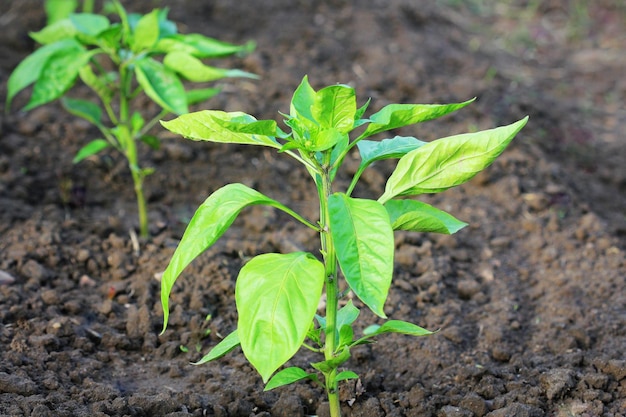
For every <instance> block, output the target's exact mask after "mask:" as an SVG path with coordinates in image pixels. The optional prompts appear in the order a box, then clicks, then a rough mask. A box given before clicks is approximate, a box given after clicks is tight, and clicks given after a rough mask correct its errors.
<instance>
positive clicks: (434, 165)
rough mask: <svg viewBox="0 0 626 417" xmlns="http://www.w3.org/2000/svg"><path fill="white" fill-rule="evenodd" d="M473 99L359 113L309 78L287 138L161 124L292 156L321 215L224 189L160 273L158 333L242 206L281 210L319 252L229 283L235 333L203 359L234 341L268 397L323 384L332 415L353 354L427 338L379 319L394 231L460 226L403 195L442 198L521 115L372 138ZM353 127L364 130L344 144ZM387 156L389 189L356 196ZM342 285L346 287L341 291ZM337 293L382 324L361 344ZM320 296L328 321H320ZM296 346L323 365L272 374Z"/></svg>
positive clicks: (232, 127)
mask: <svg viewBox="0 0 626 417" xmlns="http://www.w3.org/2000/svg"><path fill="white" fill-rule="evenodd" d="M472 101H473V100H468V101H465V102H462V103H455V104H442V105H439V104H390V105H387V106H385V107H383V108H382V109H381V110H380V111H378V112H376V113H374V114H372V115H370V116H369V117H368V118H364V114H365V112H366V110H367V108H368V104H369V101H368V102H367V103H365V104H364V105H363V106H361V107H358V108H357V101H356V94H355V90H354V89H353V88H351V87H349V86H347V85H333V86H329V87H326V88H323V89H321V90H319V91H315V90H314V89H313V88H312V87H311V85H310V84H309V82H308V79H307V77H304V79H303V80H302V82H301V84H300V86H299V87H298V88H297V89H296V91H295V93H294V94H293V98H292V100H291V106H290V112H289V114H284V115H283V116H284V117H285V119H286V120H285V124H286V126H287V127H289V128H290V132H289V133H286V132H284V131H283V130H281V129H280V128H279V127H278V125H277V123H276V122H275V121H273V120H256V119H255V118H254V117H253V116H250V115H248V114H245V113H241V112H229V113H227V112H221V111H200V112H194V113H190V114H186V115H182V116H180V117H178V118H176V119H174V120H171V121H167V122H162V124H163V126H164V127H165V128H166V129H169V130H170V131H172V132H174V133H177V134H180V135H182V136H184V137H186V138H189V139H192V140H203V141H211V142H220V143H236V144H247V145H259V146H266V147H270V148H274V149H275V150H276V151H277V152H279V153H283V154H287V155H289V156H291V157H293V158H295V159H296V160H297V161H298V162H300V163H301V164H302V165H304V167H305V168H306V169H307V171H308V172H309V174H310V175H311V177H312V179H313V183H314V184H315V191H316V192H317V195H318V197H319V220H318V221H315V220H312V219H307V218H305V217H304V216H302V215H300V214H299V213H297V212H296V211H294V210H292V209H291V208H289V207H288V206H286V205H284V204H282V203H280V202H278V201H276V200H274V199H272V198H270V197H268V196H265V195H263V194H262V193H260V192H258V191H256V190H254V189H252V188H249V187H247V186H245V185H243V184H237V183H235V184H228V185H225V186H224V187H222V188H220V189H218V190H217V191H215V192H214V193H213V194H212V195H210V196H209V197H208V198H207V199H206V201H205V202H204V203H203V204H202V205H201V206H200V207H199V208H198V210H197V211H196V212H195V214H194V216H193V217H192V219H191V221H190V222H189V225H188V226H187V229H186V231H185V233H184V235H183V237H182V239H181V241H180V243H179V245H178V247H177V249H176V251H175V252H174V254H173V257H172V259H171V261H170V263H169V265H168V266H167V268H166V270H165V272H164V274H163V277H162V281H161V302H162V304H163V311H164V327H163V331H165V328H166V326H167V321H168V316H169V304H168V299H169V295H170V293H171V291H172V287H173V285H174V283H175V281H176V279H177V278H178V277H179V275H180V274H181V273H182V272H183V270H184V269H185V267H187V266H188V265H189V264H190V263H191V262H192V261H193V260H194V258H196V257H197V256H198V255H200V254H201V253H202V252H204V251H205V250H206V249H207V248H209V247H210V246H211V245H213V244H214V243H215V242H216V241H217V239H219V238H220V236H222V235H223V234H224V233H225V232H226V230H227V229H228V228H229V226H230V225H231V224H232V223H233V221H234V220H235V218H236V217H237V216H238V215H239V213H240V212H241V211H242V210H243V209H245V208H246V207H249V206H252V205H258V204H264V205H268V206H271V207H274V208H276V209H279V210H282V211H284V212H285V213H288V214H289V215H291V216H293V218H295V219H296V220H297V221H299V222H301V223H302V224H303V225H304V226H306V227H309V228H311V229H313V230H315V231H316V232H318V233H319V236H320V252H319V254H317V256H316V254H313V253H308V252H294V253H286V254H284V253H267V254H261V255H258V256H256V257H254V258H252V259H251V260H249V261H248V262H247V263H246V264H245V265H244V266H243V267H242V268H241V270H240V272H239V275H238V277H237V282H236V286H235V301H236V307H237V312H238V321H237V328H236V330H234V331H233V332H232V333H230V334H229V335H228V336H226V337H225V338H224V339H223V340H222V341H221V342H220V343H218V344H217V345H216V346H215V347H214V348H213V349H212V350H210V351H209V353H208V354H207V355H206V356H204V357H203V358H202V359H201V360H200V361H199V362H198V363H206V362H209V361H211V360H214V359H217V358H220V357H222V356H223V355H225V354H227V353H228V352H230V351H232V350H233V349H235V348H236V347H238V346H240V347H241V349H242V350H243V353H244V355H245V357H246V358H247V359H248V361H249V362H250V363H251V364H252V365H253V366H254V368H255V369H256V370H257V371H258V372H259V374H260V375H261V377H262V378H263V381H264V382H265V383H266V386H265V389H266V390H270V389H273V388H277V387H279V386H282V385H286V384H290V383H292V382H295V381H299V380H304V379H310V380H313V381H315V382H316V383H318V384H320V385H321V386H323V387H324V388H325V389H326V393H327V396H328V401H329V405H330V414H331V416H339V415H340V402H339V396H338V383H339V382H340V381H342V380H348V379H354V378H357V377H358V376H357V374H356V373H354V372H353V371H350V370H347V369H343V365H344V364H345V363H346V361H347V360H348V359H349V358H350V355H351V351H352V349H354V348H356V347H357V346H359V345H362V344H364V343H370V342H371V341H372V340H373V339H374V338H376V337H377V336H379V335H382V334H384V333H401V334H406V335H412V336H424V335H430V334H432V332H431V331H429V330H426V329H424V328H422V327H419V326H417V325H415V324H412V323H408V322H405V321H402V320H386V319H387V316H386V314H385V310H384V305H385V300H386V299H387V295H388V291H389V288H390V285H391V282H392V275H393V266H394V263H393V262H394V231H395V230H405V231H416V232H437V233H444V234H451V233H455V232H457V231H458V230H460V229H462V228H463V227H464V226H466V223H464V222H462V221H460V220H457V219H456V218H454V217H453V216H452V215H450V214H448V213H446V212H444V211H441V210H439V209H437V208H435V207H433V206H431V205H428V204H426V203H423V202H420V201H418V200H414V199H410V198H407V197H411V196H416V195H420V194H428V193H438V192H441V191H444V190H446V189H448V188H451V187H454V186H457V185H460V184H462V183H464V182H466V181H468V180H469V179H470V178H472V177H473V176H474V175H476V174H477V173H478V172H480V171H481V170H483V169H484V168H486V167H487V166H488V165H490V164H491V163H492V161H493V160H494V159H495V158H496V157H497V156H498V155H499V154H500V153H501V152H502V151H503V150H504V149H505V148H506V147H507V145H508V144H509V143H510V142H511V140H512V139H513V138H514V136H515V135H516V134H517V133H518V132H519V131H520V130H521V129H522V127H523V126H524V125H525V124H526V122H527V120H528V118H527V117H526V118H524V119H522V120H520V121H518V122H516V123H513V124H511V125H508V126H503V127H499V128H496V129H492V130H485V131H480V132H475V133H467V134H461V135H456V136H450V137H446V138H442V139H437V140H434V141H431V142H423V141H421V140H419V139H416V138H414V137H403V136H395V137H391V138H387V139H382V140H371V139H367V138H369V137H371V136H373V135H376V134H378V133H382V132H387V131H390V130H392V129H396V128H399V127H403V126H408V125H413V124H416V123H420V122H424V121H427V120H432V119H435V118H438V117H440V116H444V115H446V114H448V113H451V112H453V111H456V110H459V109H461V108H462V107H465V106H467V105H468V104H470V103H471V102H472ZM357 129H358V130H361V131H362V133H360V134H358V135H352V136H355V137H354V138H353V139H351V137H350V136H351V135H350V134H351V133H353V131H355V130H357ZM355 150H358V154H359V155H360V165H359V167H358V169H357V170H356V172H355V174H354V175H353V177H352V181H351V183H350V185H349V186H348V188H347V189H346V190H344V191H341V190H335V189H334V187H333V185H334V184H333V181H334V179H335V176H336V174H337V172H338V170H339V169H340V168H341V166H342V163H343V161H344V159H345V157H346V156H347V155H348V153H350V152H352V151H355ZM384 159H399V160H398V162H397V166H396V167H395V170H394V171H393V172H392V174H391V175H390V177H389V178H388V180H387V183H386V187H385V190H384V193H383V194H382V195H381V196H380V197H378V199H375V200H374V199H364V198H354V197H352V192H353V190H354V187H355V186H356V184H357V182H358V181H359V178H360V177H361V174H362V173H363V172H364V170H366V169H367V168H368V167H370V166H371V165H372V164H373V163H374V162H376V161H380V160H384ZM341 278H342V279H343V280H345V284H346V285H345V286H341V285H340V279H341ZM344 287H345V288H347V289H349V291H352V292H353V293H354V295H356V297H357V298H358V299H359V300H360V301H361V302H362V303H363V305H364V306H366V307H367V308H369V309H370V310H371V311H372V312H373V313H374V314H376V315H377V316H378V317H380V319H382V320H386V321H383V323H382V324H372V325H371V326H369V327H366V328H365V330H364V331H363V333H362V335H360V336H358V337H357V336H356V335H355V331H354V328H353V324H354V323H355V321H356V320H357V318H358V316H359V308H357V306H356V305H355V304H354V303H353V302H352V301H351V300H348V301H347V302H342V303H341V304H343V306H342V307H340V305H341V304H340V300H341V298H342V297H346V291H345V290H342V288H344ZM323 293H325V295H326V307H325V316H321V315H318V314H317V309H318V305H319V304H320V299H321V297H322V296H323ZM344 301H345V300H344ZM301 347H305V348H307V349H310V350H312V351H314V352H318V353H320V354H322V355H323V360H320V361H319V362H315V363H311V367H312V368H313V369H314V370H315V371H317V372H310V371H308V370H305V369H302V368H299V367H287V368H284V369H282V370H280V371H278V370H279V368H281V367H282V366H283V365H284V364H285V363H286V362H287V361H288V360H289V359H290V358H291V357H293V356H294V355H295V353H296V352H297V351H298V350H299V349H300V348H301ZM276 371H278V372H276ZM320 374H321V375H322V376H323V378H320V377H319V376H320Z"/></svg>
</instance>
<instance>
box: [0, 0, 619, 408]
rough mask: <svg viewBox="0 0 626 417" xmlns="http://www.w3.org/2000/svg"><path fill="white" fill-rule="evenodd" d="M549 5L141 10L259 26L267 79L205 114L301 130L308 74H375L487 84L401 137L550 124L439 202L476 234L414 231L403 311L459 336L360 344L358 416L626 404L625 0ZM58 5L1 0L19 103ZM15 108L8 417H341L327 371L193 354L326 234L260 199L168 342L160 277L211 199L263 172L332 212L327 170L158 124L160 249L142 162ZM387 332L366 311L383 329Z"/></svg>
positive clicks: (53, 107) (221, 30)
mask: <svg viewBox="0 0 626 417" xmlns="http://www.w3.org/2000/svg"><path fill="white" fill-rule="evenodd" d="M527 3H528V2H525V1H522V0H519V1H513V2H496V1H478V0H476V1H468V2H455V1H445V0H440V1H429V0H419V1H418V0H384V1H383V0H372V1H365V0H359V1H353V2H349V1H344V0H329V1H325V2H324V1H310V2H309V1H288V0H273V1H272V0H265V1H258V2H257V1H251V0H245V1H238V2H231V1H226V0H218V1H213V2H208V1H206V2H201V1H191V0H186V1H173V0H172V1H168V2H165V1H147V0H146V1H141V2H135V1H133V2H130V1H127V2H126V4H127V5H128V8H129V9H131V10H133V11H143V12H145V11H148V10H149V9H150V8H151V7H152V6H162V5H164V4H169V5H170V6H171V13H170V16H171V18H172V19H173V20H175V21H177V22H181V30H183V31H186V32H201V33H204V34H207V35H210V36H216V37H219V38H221V39H224V40H228V41H233V42H245V41H247V40H250V39H253V40H256V42H257V44H258V48H257V50H256V52H254V53H253V54H252V55H251V56H249V57H246V58H244V59H233V60H231V61H229V62H228V63H229V65H233V66H240V67H242V68H244V69H246V70H248V71H253V72H256V73H259V74H260V75H261V76H262V80H260V81H258V82H257V81H247V80H243V81H237V80H235V81H230V82H229V83H227V84H225V88H224V93H223V94H222V95H220V96H219V97H217V98H215V99H214V100H213V101H212V102H210V103H208V104H206V105H205V106H203V108H216V109H225V110H242V111H245V112H247V113H250V114H253V115H256V116H257V117H259V118H274V119H280V116H279V115H278V111H288V109H289V100H290V97H291V92H292V91H293V90H294V88H295V87H296V86H297V85H298V83H299V81H300V79H301V78H302V76H303V75H304V74H308V75H309V79H310V81H311V83H312V84H313V85H314V87H316V88H320V87H323V86H325V85H329V84H333V83H337V82H341V83H349V84H351V85H353V86H354V87H355V88H356V89H357V92H358V95H359V97H360V99H361V102H360V103H363V102H364V101H365V100H366V99H367V98H368V97H371V98H372V106H371V107H372V108H373V109H374V110H376V109H379V108H380V107H382V106H383V105H385V104H388V103H390V102H401V103H402V102H404V103H413V102H422V103H431V102H452V101H460V100H465V99H468V98H471V97H474V96H476V97H478V101H477V103H475V104H473V105H472V106H471V107H470V108H469V110H468V109H467V108H466V109H464V110H462V111H460V112H459V113H458V114H455V115H452V116H449V117H447V118H445V119H442V120H439V121H435V122H429V123H427V124H424V125H422V126H418V127H415V128H411V129H408V130H406V131H402V133H404V134H407V135H415V136H418V137H420V138H423V139H426V140H429V139H433V138H436V137H440V136H445V135H449V134H453V133H460V132H463V131H467V130H470V129H477V128H478V129H485V128H490V127H494V126H496V125H501V124H508V123H511V122H513V121H515V120H518V119H520V118H521V117H523V116H524V115H526V114H528V115H530V122H529V124H528V125H527V127H526V128H525V129H524V130H523V131H522V132H521V133H520V135H519V136H518V138H517V139H516V140H515V143H514V144H513V145H512V146H511V147H510V148H509V149H508V150H507V151H506V152H505V153H504V154H503V155H502V156H501V157H500V158H499V159H498V160H497V162H496V163H495V164H494V165H493V166H492V167H490V168H489V169H488V170H487V171H486V172H485V173H483V174H481V175H480V176H478V177H477V178H476V179H474V180H472V181H471V182H470V183H468V184H466V185H464V186H462V187H460V188H459V189H456V190H450V191H448V192H445V193H443V194H440V195H435V196H431V197H427V198H426V200H427V201H428V202H430V203H431V204H435V205H437V206H439V207H441V208H443V209H445V210H447V211H449V212H451V213H453V214H454V215H455V216H456V217H458V218H460V219H462V220H465V221H467V222H469V223H470V227H468V228H466V229H465V230H463V231H461V232H460V233H458V234H457V235H455V236H452V237H448V236H440V235H425V234H424V235H423V234H414V233H404V234H398V236H397V256H396V260H395V261H396V278H395V281H394V285H393V286H392V289H391V291H390V299H389V300H388V303H387V306H386V312H387V314H388V315H389V317H391V318H394V319H402V320H408V321H412V322H415V323H417V324H420V325H422V326H424V327H427V328H430V329H441V332H440V333H438V334H437V335H435V336H432V337H428V338H421V339H414V338H410V337H405V336H389V337H385V338H382V339H381V340H380V341H379V343H378V344H375V345H372V346H366V347H362V348H360V349H358V350H357V351H355V353H354V355H353V357H352V358H351V360H350V362H348V363H347V365H348V366H349V367H350V369H352V370H354V371H356V372H357V373H358V374H359V375H360V380H358V382H352V383H348V384H345V386H344V388H343V389H342V392H341V398H342V400H343V401H342V404H343V408H344V413H345V415H348V416H368V417H370V416H446V417H453V416H454V417H456V416H459V417H465V416H477V417H481V416H491V417H500V416H521V417H524V416H562V417H565V416H624V415H626V357H625V356H624V352H626V330H625V329H626V285H625V280H626V263H625V257H624V250H626V217H625V208H626V142H625V141H624V137H625V136H624V132H625V131H626V129H625V127H624V126H625V123H626V113H625V111H624V102H625V100H626V77H624V68H626V54H625V53H624V46H625V45H626V10H625V9H624V7H623V6H616V5H615V4H621V2H612V1H608V0H606V1H604V0H598V1H594V2H587V1H582V0H580V1H564V0H556V1H544V2H531V3H532V4H536V3H538V6H537V7H532V6H530V5H527ZM459 4H463V6H460V5H459ZM505 4H510V5H508V6H505ZM40 5H41V2H40V1H39V0H27V1H20V2H16V1H14V2H9V1H2V2H1V3H0V84H1V86H0V97H1V98H2V101H4V97H5V95H6V80H7V78H8V75H9V74H10V72H11V70H12V69H13V68H14V67H15V65H17V63H18V62H19V61H20V60H21V59H23V57H24V56H26V55H27V54H28V53H30V52H31V51H32V50H33V48H34V47H35V46H34V45H33V43H32V42H30V41H29V40H28V37H27V32H28V31H29V30H37V29H39V28H40V27H41V26H42V25H43V23H44V16H43V13H42V10H41V6H40ZM83 93H84V91H83V90H81V89H78V90H76V91H75V93H74V94H83ZM26 100H27V97H26V95H25V94H22V95H20V96H19V97H18V98H17V99H16V101H15V103H14V104H15V106H14V109H18V108H20V106H23V105H24V104H25V102H26ZM1 117H2V118H3V119H2V123H1V131H0V280H3V281H7V283H5V284H1V285H0V415H2V416H170V417H174V416H187V415H193V416H268V415H272V416H305V415H316V414H317V415H326V413H327V411H326V407H325V404H324V395H323V392H322V390H321V389H319V388H316V387H315V386H313V385H310V384H308V383H299V384H295V385H292V386H289V387H285V388H280V389H277V390H275V391H271V392H268V393H264V392H263V391H262V389H263V385H262V381H261V379H260V377H259V376H258V375H257V374H256V373H255V372H253V369H252V368H251V366H250V365H248V364H247V363H246V361H245V360H244V358H243V355H242V354H241V352H240V351H236V352H233V353H231V354H229V355H228V356H227V357H225V358H224V359H222V360H220V361H217V362H215V363H211V364H209V365H205V366H199V367H197V366H193V365H190V364H189V363H190V362H191V361H195V360H197V359H199V358H200V357H201V356H202V354H203V353H205V352H206V351H207V350H208V349H209V348H210V347H212V346H214V345H215V344H216V343H217V342H218V341H219V340H220V336H222V335H226V334H228V332H229V331H231V330H232V329H233V328H234V326H235V323H236V311H235V310H234V294H233V291H234V281H235V277H236V274H237V271H238V269H239V268H240V267H241V265H242V263H243V262H244V260H245V259H246V258H247V257H249V256H252V255H255V254H258V253H263V252H269V251H291V250H292V249H293V248H304V249H309V250H313V248H314V247H315V244H316V238H317V237H316V236H315V235H313V234H310V233H308V232H307V231H304V230H301V229H300V228H299V226H298V225H296V224H294V223H292V222H290V221H288V219H287V218H286V217H285V216H283V215H281V214H278V213H276V212H275V211H272V210H270V209H265V208H255V209H252V210H247V211H245V212H244V213H243V214H242V216H240V218H239V219H238V221H237V222H236V227H235V229H233V230H232V231H230V232H229V233H227V234H226V235H225V237H223V238H222V240H220V241H219V243H218V244H217V245H216V246H215V247H214V248H213V249H211V250H210V251H209V252H208V253H206V254H205V255H203V256H202V257H201V258H200V259H198V260H197V261H196V262H195V263H194V264H193V265H192V267H190V268H189V269H188V270H187V271H186V272H185V274H184V276H183V277H182V278H181V279H180V280H179V282H178V283H177V286H176V287H175V290H174V292H173V295H172V308H173V311H172V318H171V322H170V326H169V328H168V330H167V332H166V333H165V334H164V335H162V336H159V334H158V333H159V331H160V326H161V320H162V310H161V305H160V301H159V282H158V280H157V278H158V276H159V273H160V272H161V271H163V269H164V268H165V266H166V265H167V262H168V261H169V258H170V257H171V255H172V253H173V251H174V249H175V247H176V245H177V242H178V240H179V239H180V236H181V234H182V232H183V230H184V227H185V224H186V222H187V221H188V220H189V218H190V216H191V215H192V214H193V211H194V210H195V208H196V207H197V206H198V204H199V203H200V202H201V201H203V200H204V199H205V198H206V197H207V196H208V195H209V193H210V192H212V191H213V190H215V189H217V188H219V187H221V186H222V185H224V184H226V183H229V182H243V183H245V184H247V185H250V186H253V187H255V188H257V189H259V190H260V191H261V192H263V193H265V194H267V195H269V196H272V197H274V198H276V199H278V200H281V201H283V202H285V203H287V204H289V205H291V206H293V207H295V208H296V209H300V210H303V211H305V213H307V214H308V215H309V216H310V217H315V216H316V211H315V210H316V207H315V203H314V201H313V199H312V196H311V193H310V186H311V184H310V182H309V180H308V179H307V174H306V173H305V172H303V171H302V170H301V169H300V168H298V167H297V166H296V165H295V164H293V163H292V162H291V161H290V160H289V159H285V158H281V157H280V156H277V155H275V154H274V153H272V152H269V151H264V150H260V149H257V148H240V147H235V146H219V145H212V144H207V143H192V142H188V141H185V140H183V139H180V138H177V137H173V136H172V135H168V134H167V133H166V132H164V131H162V130H158V129H157V130H156V131H155V133H157V134H159V135H160V136H161V137H163V138H164V145H163V148H162V150H160V151H148V150H147V149H144V150H143V151H144V154H143V155H144V165H152V166H155V167H156V168H157V173H156V174H155V175H153V176H151V177H150V178H149V179H148V181H147V184H146V187H147V193H148V197H149V209H150V220H151V225H152V230H151V233H152V237H151V238H150V239H149V240H144V241H140V242H139V250H137V248H136V247H135V245H134V244H133V240H132V239H131V234H130V233H129V230H130V229H132V228H133V227H135V226H136V216H135V206H134V204H135V203H134V194H133V191H132V186H131V181H130V177H129V175H128V173H127V170H126V166H125V164H124V161H123V160H121V159H120V158H119V156H118V155H115V154H110V155H105V156H103V157H100V158H92V159H90V160H89V161H86V162H84V163H81V164H79V165H76V166H73V165H72V164H71V159H72V156H73V155H74V153H75V152H76V151H77V150H78V149H79V148H80V147H81V146H82V145H84V144H85V143H86V141H87V140H89V139H92V138H94V137H95V135H96V134H97V132H96V131H95V130H93V129H92V128H91V127H89V126H88V125H86V124H84V123H83V122H81V121H77V120H76V119H74V118H73V117H70V116H68V115H67V114H65V113H64V112H63V110H62V109H61V107H60V106H59V105H58V103H53V104H50V105H47V106H44V107H42V108H39V109H36V110H34V111H31V112H29V113H21V112H19V111H17V110H12V111H11V112H10V113H9V114H7V115H3V116H1ZM348 168H349V169H350V168H351V169H354V168H355V161H348ZM391 168H392V166H391V165H385V164H380V165H377V166H376V168H375V169H374V170H372V171H371V172H370V173H369V174H368V176H367V177H366V178H365V180H366V181H367V187H361V188H360V189H358V190H357V193H358V194H359V195H362V196H376V195H377V194H378V193H380V191H381V189H382V187H383V186H384V177H385V175H386V174H388V173H389V172H390V170H391ZM7 277H13V278H14V279H15V281H14V282H13V283H9V282H8V281H10V280H7ZM207 315H211V318H210V319H208V320H207ZM372 320H374V318H373V317H372V316H371V315H367V314H363V315H362V317H361V322H360V323H361V324H360V325H362V326H365V325H367V324H369V323H370V322H371V321H372ZM208 329H209V330H210V334H209V335H208V337H203V336H204V334H205V332H206V331H207V330H208ZM181 346H184V347H186V348H187V349H188V352H186V353H184V352H183V350H182V349H181ZM308 359H313V360H316V359H315V358H309V357H308V356H307V354H306V353H303V355H302V356H297V357H296V358H294V359H293V361H292V363H293V364H296V365H299V366H303V367H306V366H307V363H308Z"/></svg>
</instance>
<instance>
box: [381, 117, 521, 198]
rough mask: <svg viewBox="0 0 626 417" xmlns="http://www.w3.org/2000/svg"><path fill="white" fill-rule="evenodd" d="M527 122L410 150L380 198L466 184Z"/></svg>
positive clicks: (436, 190) (488, 163)
mask: <svg viewBox="0 0 626 417" xmlns="http://www.w3.org/2000/svg"><path fill="white" fill-rule="evenodd" d="M527 121H528V117H525V118H524V119H522V120H520V121H518V122H515V123H513V124H510V125H508V126H503V127H498V128H496V129H490V130H484V131H481V132H476V133H466V134H462V135H456V136H450V137H447V138H442V139H437V140H434V141H432V142H429V143H428V144H426V145H424V146H422V147H420V148H418V149H416V150H414V151H411V152H409V153H408V154H406V155H405V156H403V157H402V158H401V159H400V161H399V162H398V166H397V167H396V169H395V170H394V171H393V173H392V174H391V176H390V177H389V179H388V180H387V185H386V187H385V192H384V194H383V195H382V196H381V197H380V198H379V199H378V201H379V202H381V203H383V204H384V203H386V202H387V201H389V200H390V199H392V198H394V197H396V196H401V195H419V194H424V193H438V192H441V191H444V190H447V189H448V188H451V187H454V186H457V185H459V184H463V183H464V182H466V181H468V180H470V179H471V178H472V177H474V176H475V175H476V174H477V173H479V172H480V171H482V170H483V169H485V168H486V167H487V166H489V165H490V164H491V163H492V162H493V161H494V159H496V157H498V155H500V154H501V153H502V151H504V149H505V148H506V147H507V145H508V144H509V143H510V142H511V140H513V138H514V137H515V135H516V134H517V133H518V132H519V131H520V130H521V129H522V127H524V125H525V124H526V122H527Z"/></svg>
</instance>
